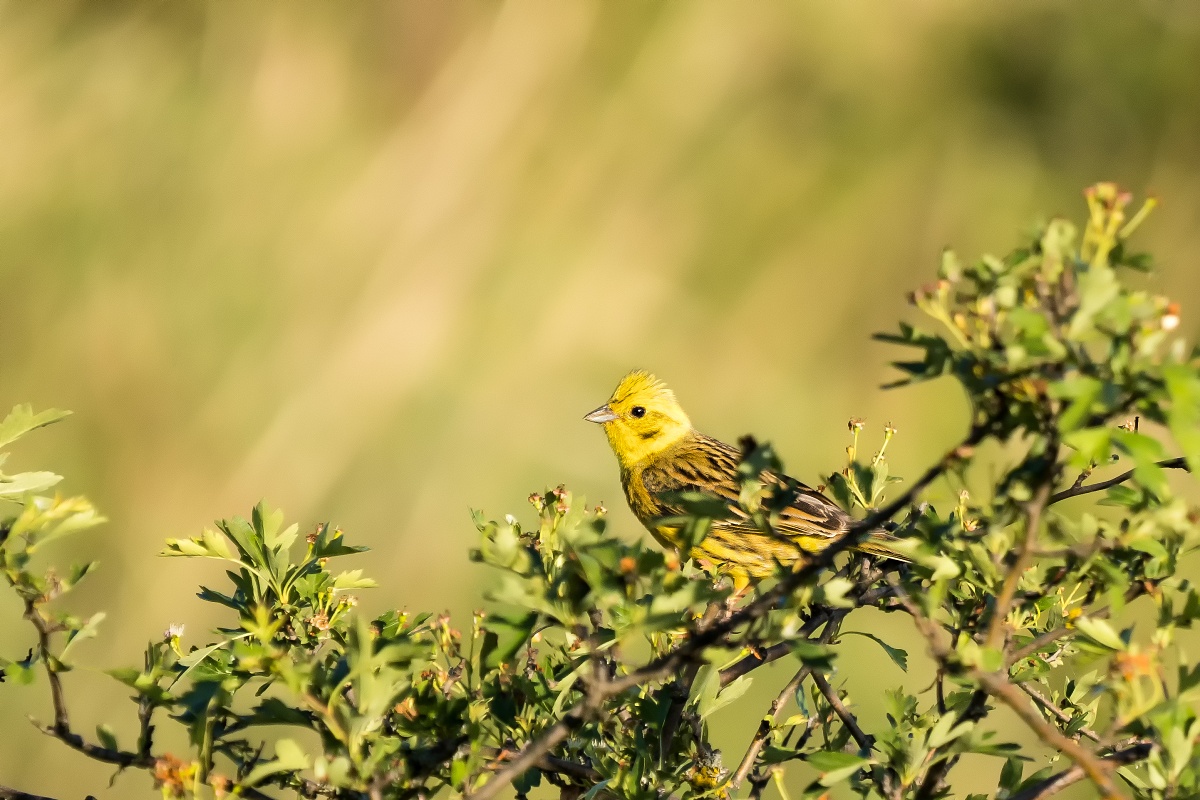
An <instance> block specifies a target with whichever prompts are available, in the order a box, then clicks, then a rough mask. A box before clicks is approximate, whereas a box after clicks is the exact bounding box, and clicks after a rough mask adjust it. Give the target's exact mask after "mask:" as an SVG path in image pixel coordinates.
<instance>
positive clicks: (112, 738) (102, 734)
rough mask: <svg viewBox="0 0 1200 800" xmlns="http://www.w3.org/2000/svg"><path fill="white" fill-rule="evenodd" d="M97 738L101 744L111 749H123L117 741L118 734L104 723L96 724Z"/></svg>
mask: <svg viewBox="0 0 1200 800" xmlns="http://www.w3.org/2000/svg"><path fill="white" fill-rule="evenodd" d="M96 738H97V739H99V740H100V744H101V746H103V747H107V748H108V749H109V750H120V749H121V747H120V745H119V744H118V743H117V735H116V734H115V733H113V729H112V728H110V727H108V726H107V725H105V724H104V723H101V724H99V725H97V726H96Z"/></svg>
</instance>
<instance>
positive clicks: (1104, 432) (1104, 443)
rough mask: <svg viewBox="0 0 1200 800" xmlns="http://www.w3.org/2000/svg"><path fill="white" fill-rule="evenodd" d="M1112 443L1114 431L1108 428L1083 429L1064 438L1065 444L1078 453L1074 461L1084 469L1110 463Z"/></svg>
mask: <svg viewBox="0 0 1200 800" xmlns="http://www.w3.org/2000/svg"><path fill="white" fill-rule="evenodd" d="M1111 441H1112V431H1111V430H1109V429H1108V428H1083V429H1082V430H1077V431H1071V432H1070V433H1068V434H1067V435H1065V436H1063V442H1065V443H1066V444H1067V445H1069V446H1071V447H1073V448H1075V450H1076V451H1077V453H1076V456H1075V458H1074V459H1072V460H1073V461H1074V462H1075V463H1076V465H1077V466H1083V467H1086V466H1089V465H1090V464H1103V463H1105V462H1106V461H1108V453H1109V449H1110V447H1111Z"/></svg>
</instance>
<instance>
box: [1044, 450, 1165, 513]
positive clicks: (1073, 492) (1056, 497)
mask: <svg viewBox="0 0 1200 800" xmlns="http://www.w3.org/2000/svg"><path fill="white" fill-rule="evenodd" d="M1157 465H1158V466H1160V467H1162V468H1163V469H1189V467H1188V463H1187V459H1184V458H1168V459H1166V460H1165V461H1159V462H1157ZM1134 472H1136V470H1132V469H1131V470H1129V471H1127V472H1122V473H1121V474H1120V475H1118V476H1117V477H1115V478H1109V479H1108V480H1104V481H1096V482H1095V483H1089V484H1087V485H1086V486H1072V487H1071V488H1070V489H1063V490H1062V491H1061V492H1058V493H1056V494H1053V495H1051V496H1050V502H1049V503H1047V505H1054V504H1055V503H1057V502H1059V501H1061V500H1069V499H1070V498H1072V497H1079V496H1080V495H1082V494H1091V493H1092V492H1102V491H1104V490H1105V489H1108V488H1111V487H1113V486H1116V485H1117V484H1119V483H1124V482H1125V481H1127V480H1129V479H1130V478H1132V477H1133V473H1134Z"/></svg>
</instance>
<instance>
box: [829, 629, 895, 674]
mask: <svg viewBox="0 0 1200 800" xmlns="http://www.w3.org/2000/svg"><path fill="white" fill-rule="evenodd" d="M841 635H842V636H865V637H866V638H868V639H870V640H871V641H873V642H875V643H876V644H877V645H879V646H880V647H882V648H883V651H884V652H885V653H887V655H888V658H890V659H891V660H892V663H893V664H895V665H896V666H897V667H899V668H900V669H902V670H904V671H905V672H908V652H907V651H904V650H901V649H900V648H899V647H892V646H891V645H890V644H888V643H887V642H885V641H884V640H883V639H880V638H879V637H878V636H876V635H875V634H873V633H866V632H865V631H844V632H843V633H842V634H841Z"/></svg>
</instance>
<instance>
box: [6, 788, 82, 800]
mask: <svg viewBox="0 0 1200 800" xmlns="http://www.w3.org/2000/svg"><path fill="white" fill-rule="evenodd" d="M0 800H54V798H53V797H46V796H45V795H40V794H29V793H28V792H21V791H17V790H16V789H10V788H8V787H7V786H0ZM87 800H96V798H94V797H92V796H91V795H88V798H87Z"/></svg>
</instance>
